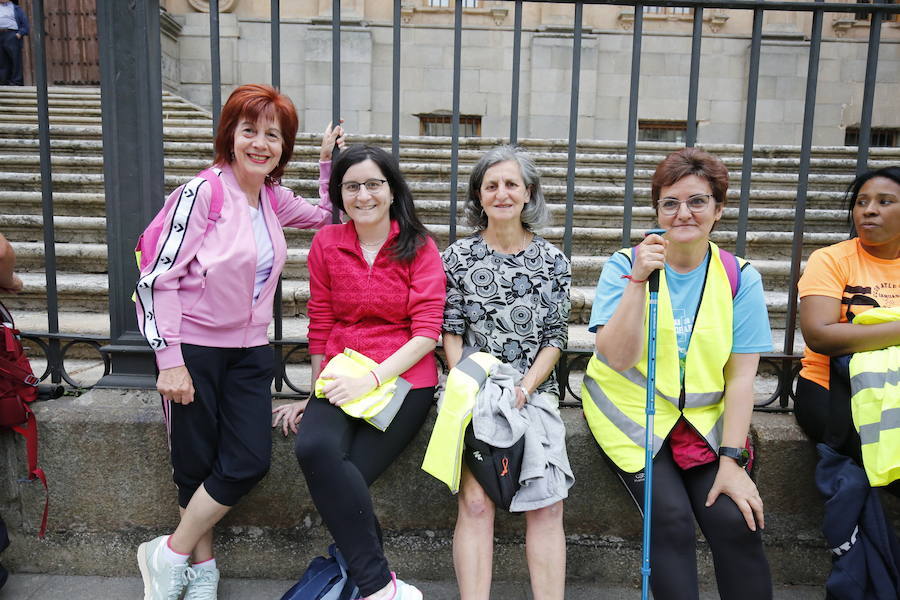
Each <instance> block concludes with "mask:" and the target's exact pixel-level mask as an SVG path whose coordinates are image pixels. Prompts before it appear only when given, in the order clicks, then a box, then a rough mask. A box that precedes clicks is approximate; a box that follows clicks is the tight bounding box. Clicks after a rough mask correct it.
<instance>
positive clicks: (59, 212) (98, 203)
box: [0, 190, 847, 233]
mask: <svg viewBox="0 0 900 600" xmlns="http://www.w3.org/2000/svg"><path fill="white" fill-rule="evenodd" d="M297 191H299V192H300V193H301V195H304V197H306V198H307V199H309V200H310V201H311V202H317V199H316V198H315V196H314V195H306V194H304V193H303V191H301V190H297ZM550 200H552V199H550ZM461 206H462V205H461V204H459V203H457V210H460V209H461ZM416 208H417V211H418V213H419V217H420V218H421V219H422V221H423V222H425V223H447V222H448V219H449V214H450V201H449V200H427V199H417V200H416ZM548 209H549V212H550V222H549V225H550V226H555V227H562V226H564V225H565V219H566V206H565V205H564V204H562V203H559V202H552V201H548ZM53 210H54V214H55V215H56V216H58V217H102V215H104V214H105V212H106V197H105V195H104V194H103V193H99V192H54V194H53ZM42 212H43V196H42V193H41V192H40V191H30V192H28V191H0V213H4V214H8V215H12V214H15V215H40V214H42ZM794 217H795V213H794V210H793V209H791V208H766V207H756V206H752V205H751V206H750V207H749V210H748V221H747V222H748V230H750V231H790V232H792V231H793V229H794ZM623 218H624V208H623V207H622V206H611V205H608V204H588V203H585V202H576V204H575V206H574V207H573V222H574V223H577V224H578V225H579V227H607V228H615V227H621V226H622V222H623ZM737 220H738V208H736V207H733V206H732V205H728V207H726V209H725V213H724V215H723V217H722V220H721V221H720V222H719V224H718V225H717V229H718V230H720V231H734V230H736V229H737ZM655 223H656V216H655V213H654V212H653V210H652V209H651V208H650V207H649V206H647V205H646V204H645V203H643V202H642V203H641V204H640V205H639V206H635V207H634V208H633V209H632V227H633V228H634V229H637V230H644V229H648V228H651V227H653V226H654V225H655ZM804 229H805V231H807V232H824V233H829V232H831V233H834V232H840V231H845V230H847V212H846V210H837V209H835V210H831V209H824V210H823V209H808V210H807V211H806V213H805V217H804Z"/></svg>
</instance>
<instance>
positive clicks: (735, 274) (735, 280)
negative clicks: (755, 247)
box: [719, 248, 747, 299]
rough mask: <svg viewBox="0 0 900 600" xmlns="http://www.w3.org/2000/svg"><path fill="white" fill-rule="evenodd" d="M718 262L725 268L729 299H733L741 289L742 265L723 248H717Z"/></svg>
mask: <svg viewBox="0 0 900 600" xmlns="http://www.w3.org/2000/svg"><path fill="white" fill-rule="evenodd" d="M719 260H721V261H722V265H723V266H724V267H725V274H726V275H728V283H729V284H731V298H732V299H734V298H736V297H737V294H738V291H739V290H740V289H741V269H742V268H743V265H741V264H740V261H739V260H738V257H737V256H735V255H734V254H732V253H731V252H729V251H728V250H725V249H724V248H719ZM744 264H747V263H744Z"/></svg>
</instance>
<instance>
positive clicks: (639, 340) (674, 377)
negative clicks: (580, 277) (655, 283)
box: [582, 148, 772, 600]
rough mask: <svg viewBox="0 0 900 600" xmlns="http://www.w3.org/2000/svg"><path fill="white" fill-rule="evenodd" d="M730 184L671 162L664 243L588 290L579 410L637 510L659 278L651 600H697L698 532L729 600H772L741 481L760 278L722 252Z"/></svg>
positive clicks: (657, 190)
mask: <svg viewBox="0 0 900 600" xmlns="http://www.w3.org/2000/svg"><path fill="white" fill-rule="evenodd" d="M727 189H728V171H727V169H726V168H725V165H724V164H722V161H721V160H719V159H718V158H716V157H715V156H712V155H711V154H708V153H706V152H703V151H702V150H697V149H695V148H685V149H683V150H679V151H677V152H673V153H672V154H670V155H669V156H667V157H666V158H665V159H664V160H663V161H662V162H661V163H660V164H659V165H658V166H657V168H656V172H655V173H654V175H653V180H652V200H653V208H654V210H655V211H656V217H657V221H658V222H659V225H660V227H661V228H663V229H665V230H666V233H665V234H664V235H662V236H661V235H656V234H651V235H648V236H647V237H646V238H645V239H644V240H643V242H642V243H641V244H640V245H639V246H637V247H636V248H634V249H624V250H621V251H619V252H616V253H615V254H614V255H613V256H612V257H611V258H610V259H609V260H608V261H607V263H606V265H605V266H604V268H603V272H602V274H601V276H600V281H599V282H598V283H597V292H596V297H595V300H594V304H593V307H592V313H591V320H590V325H589V328H590V330H591V331H595V332H596V355H595V356H594V357H593V358H592V359H591V361H590V363H589V365H588V369H587V372H586V376H585V379H584V386H583V388H582V391H583V396H582V403H583V406H584V410H585V417H586V418H587V420H588V424H589V426H590V428H591V431H592V432H593V434H594V437H595V438H596V440H597V442H598V443H599V445H600V449H601V452H602V454H603V455H604V457H605V458H606V459H607V462H608V463H609V464H610V466H612V468H613V470H614V471H615V473H616V474H617V475H618V477H619V479H620V481H622V483H624V485H625V487H626V489H627V490H628V492H629V493H630V494H631V496H632V498H633V499H634V501H635V503H636V504H637V505H638V506H639V507H640V508H641V509H642V507H643V498H644V492H643V486H644V460H645V450H644V443H645V442H644V440H645V415H644V411H645V404H646V391H645V389H646V373H647V360H648V358H647V349H646V340H647V333H648V332H647V329H648V321H647V305H648V291H647V280H648V279H649V277H650V274H651V273H652V272H653V271H655V270H659V271H660V277H659V279H660V286H659V304H658V305H659V313H658V324H657V332H658V334H657V358H656V417H655V423H654V432H653V433H654V434H655V442H654V460H653V482H652V487H653V489H652V501H653V505H652V510H651V514H652V518H651V521H652V522H651V536H652V538H651V543H650V566H651V578H650V584H651V588H652V590H653V597H654V598H655V599H656V600H674V599H679V600H680V599H696V598H697V597H698V593H699V592H698V581H697V563H696V555H695V545H696V534H695V525H694V519H696V521H697V523H699V525H700V528H701V530H702V531H703V534H704V536H705V537H706V539H707V541H708V542H709V547H710V550H711V551H712V555H713V560H714V563H715V568H716V580H717V583H718V588H719V593H720V595H721V597H722V598H724V599H726V600H737V599H747V600H751V599H752V600H762V599H766V598H771V597H772V583H771V575H770V572H769V566H768V562H767V560H766V557H765V554H764V552H763V546H762V538H761V532H760V530H761V529H762V528H763V526H764V523H763V502H762V499H761V498H760V495H759V492H758V490H757V489H756V485H755V484H754V482H753V481H752V480H751V479H750V476H749V475H748V468H749V461H750V458H751V454H750V449H749V442H748V437H747V434H748V429H749V426H750V417H751V414H752V410H753V380H754V377H755V375H756V368H757V364H758V362H759V352H761V351H768V350H771V348H772V339H771V332H770V329H769V322H768V314H767V311H766V304H765V298H764V296H763V288H762V280H761V278H760V276H759V273H758V272H757V271H756V270H755V269H753V267H751V266H750V265H749V264H748V263H747V262H746V261H744V260H743V259H739V258H736V257H734V256H733V255H731V254H729V253H727V252H724V251H721V250H719V248H718V247H717V246H716V245H715V244H713V243H712V242H711V241H710V239H709V236H710V232H711V231H712V229H713V227H714V226H715V224H716V223H717V222H718V221H719V220H720V219H721V218H722V214H723V212H724V207H725V197H726V192H727Z"/></svg>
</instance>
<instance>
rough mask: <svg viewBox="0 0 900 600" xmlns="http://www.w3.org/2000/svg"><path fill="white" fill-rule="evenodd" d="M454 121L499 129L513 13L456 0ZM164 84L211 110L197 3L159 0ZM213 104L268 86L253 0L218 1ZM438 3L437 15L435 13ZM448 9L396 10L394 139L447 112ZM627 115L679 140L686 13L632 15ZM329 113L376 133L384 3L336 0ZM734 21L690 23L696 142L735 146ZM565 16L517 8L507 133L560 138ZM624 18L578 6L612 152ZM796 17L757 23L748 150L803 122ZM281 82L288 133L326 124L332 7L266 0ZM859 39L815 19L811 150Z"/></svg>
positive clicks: (834, 116) (876, 122)
mask: <svg viewBox="0 0 900 600" xmlns="http://www.w3.org/2000/svg"><path fill="white" fill-rule="evenodd" d="M464 1H465V6H466V8H465V9H464V12H463V28H464V29H463V33H462V80H461V113H462V114H463V115H466V116H467V119H466V123H467V125H466V126H465V127H464V132H465V133H469V134H473V133H474V134H481V135H485V136H505V135H508V132H509V119H510V94H511V81H512V75H511V67H512V56H513V20H514V15H513V12H514V4H513V3H512V2H505V1H492V0H464ZM161 4H162V8H163V9H164V11H163V15H162V16H163V18H162V20H163V31H164V33H163V47H164V57H163V63H164V64H163V72H164V83H165V85H166V86H167V87H168V88H169V89H172V90H173V91H176V92H178V93H180V94H182V95H184V96H186V97H187V98H189V99H190V100H192V101H194V102H196V103H198V104H200V105H203V106H207V107H208V106H210V104H211V91H210V84H209V82H210V78H211V75H210V60H209V55H210V48H209V15H208V13H207V11H208V2H207V1H206V0H162V2H161ZM219 4H220V10H221V11H223V14H221V16H220V23H221V25H220V35H221V57H222V58H221V69H222V82H223V97H225V96H226V95H227V92H228V91H229V90H230V89H231V88H233V87H234V86H236V85H239V84H241V83H250V82H263V83H267V82H270V81H271V66H270V52H271V41H270V15H269V7H270V2H269V1H268V0H220V2H219ZM442 5H447V6H442ZM453 5H454V1H453V0H405V1H404V3H403V5H402V21H403V28H402V34H401V36H402V38H401V39H402V41H401V43H402V58H401V100H400V112H401V124H400V127H401V134H402V135H416V134H420V133H440V132H441V131H444V130H445V129H446V126H442V125H440V124H439V122H440V121H441V118H442V116H443V115H446V114H448V113H449V110H450V108H451V107H452V89H453V77H452V73H453V71H452V69H453ZM644 10H645V12H644V27H643V31H644V36H643V44H642V45H643V48H642V54H641V80H640V92H639V97H640V102H639V108H638V118H639V120H640V122H641V128H640V129H641V132H640V137H641V138H642V139H664V140H670V141H678V136H680V135H682V134H683V133H682V131H683V128H684V126H685V119H686V117H687V98H688V80H689V70H690V52H691V31H692V21H693V17H692V15H691V14H690V12H689V10H690V9H683V8H669V9H663V8H652V7H646V8H645V9H644ZM341 12H342V21H343V25H342V33H341V36H342V38H341V98H342V116H343V118H344V119H345V121H346V124H347V126H348V127H349V128H350V129H351V130H352V131H354V132H360V133H381V134H387V133H390V129H391V79H392V66H391V57H392V40H393V32H392V19H393V2H391V0H343V2H342V4H341ZM752 19H753V14H752V11H749V10H724V9H707V10H706V11H704V19H703V21H704V25H703V40H702V59H701V67H700V84H699V104H698V110H697V119H698V139H699V141H700V142H701V143H702V142H705V143H741V142H742V140H743V132H744V119H745V111H746V102H745V99H746V95H747V85H748V81H747V80H748V70H749V62H750V58H749V56H750V31H751V27H752ZM573 20H574V7H573V6H572V5H567V4H559V3H525V5H524V10H523V31H522V55H521V84H520V94H519V125H518V132H519V136H520V137H535V138H564V137H566V136H567V134H568V118H569V117H568V115H569V103H570V101H569V91H570V84H571V64H572V43H573V29H572V23H573ZM633 22H634V9H633V7H629V6H614V5H587V6H585V7H584V18H583V27H584V30H583V38H582V56H581V75H580V101H579V110H578V116H579V120H578V137H579V138H587V139H609V140H623V139H625V138H626V133H627V132H626V130H627V123H628V100H629V99H628V94H629V76H630V68H631V44H632V31H631V30H632V25H633ZM811 22H812V15H811V13H800V12H780V11H767V12H766V13H765V17H764V24H763V40H762V51H761V64H760V77H759V89H758V106H757V117H756V135H755V142H756V143H757V144H799V143H800V141H801V130H802V124H803V107H804V97H805V91H806V73H807V66H808V56H809V48H810V44H809V34H810V33H809V32H810V29H811ZM280 34H281V86H282V89H283V90H284V91H285V92H286V93H287V94H288V95H290V96H291V98H292V99H293V100H294V102H295V103H296V105H297V107H298V110H299V112H300V116H301V127H302V128H304V129H306V130H313V131H315V130H318V129H320V128H321V127H322V126H323V124H324V123H325V122H327V121H328V120H329V119H330V117H331V67H332V65H331V0H303V1H290V2H281V29H280ZM868 36H869V23H868V21H867V20H861V19H860V20H857V19H856V18H855V16H854V14H852V13H825V19H824V27H823V43H822V47H821V58H820V65H819V72H818V73H819V74H818V88H817V95H816V110H815V131H814V137H813V143H814V144H816V145H844V144H845V143H851V142H852V140H853V130H854V128H855V127H857V126H858V125H859V121H860V113H861V108H860V107H861V103H862V95H863V80H864V78H865V65H866V51H867V41H868ZM872 127H873V130H874V132H875V133H876V134H877V135H878V136H880V137H879V138H878V141H877V142H876V143H881V144H882V145H900V20H895V19H889V20H886V21H885V22H884V23H883V25H882V33H881V44H880V49H879V63H878V76H877V86H876V92H875V105H874V111H873V118H872Z"/></svg>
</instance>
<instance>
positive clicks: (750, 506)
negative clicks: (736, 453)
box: [706, 458, 766, 531]
mask: <svg viewBox="0 0 900 600" xmlns="http://www.w3.org/2000/svg"><path fill="white" fill-rule="evenodd" d="M719 494H725V495H726V496H728V497H729V498H731V499H732V500H733V501H734V503H735V504H736V505H737V507H738V510H740V511H741V514H743V515H744V520H745V521H747V527H749V528H750V531H756V526H757V524H758V525H759V528H760V529H765V527H766V524H765V518H764V517H763V501H762V498H760V496H759V490H758V489H756V484H755V483H753V480H752V479H750V475H748V474H747V471H745V470H744V469H743V468H741V467H740V466H738V464H737V463H736V462H734V461H733V460H731V459H727V458H726V459H720V460H719V471H718V472H717V473H716V480H715V481H714V482H713V485H712V487H711V488H710V490H709V494H707V496H706V506H712V505H713V504H714V503H715V501H716V499H717V498H718V497H719Z"/></svg>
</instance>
